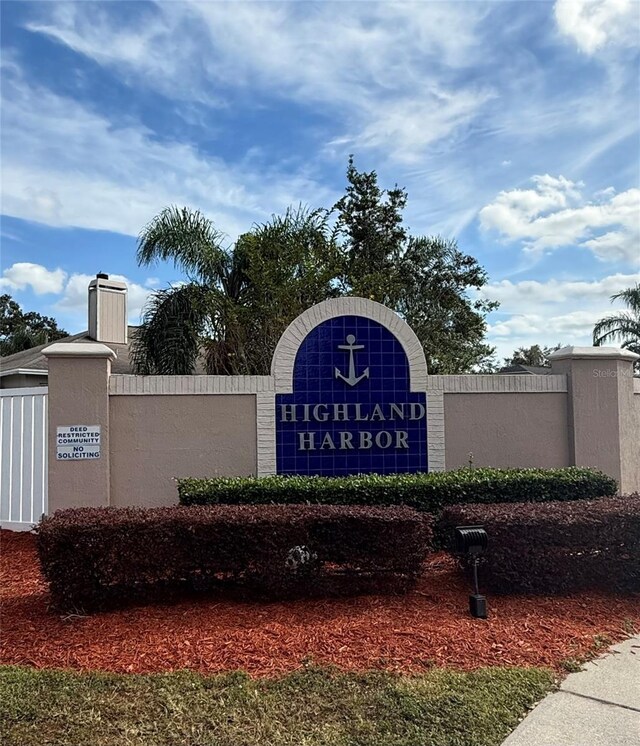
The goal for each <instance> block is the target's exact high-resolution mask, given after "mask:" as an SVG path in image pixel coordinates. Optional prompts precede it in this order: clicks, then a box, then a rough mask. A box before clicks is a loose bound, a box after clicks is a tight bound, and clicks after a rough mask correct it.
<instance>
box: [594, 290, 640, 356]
mask: <svg viewBox="0 0 640 746" xmlns="http://www.w3.org/2000/svg"><path fill="white" fill-rule="evenodd" d="M616 300H621V301H623V302H624V303H625V305H626V306H627V308H628V310H627V311H620V312H619V313H616V314H611V315H610V316H606V317H605V318H603V319H600V321H598V323H597V324H596V325H595V327H594V328H593V344H594V345H596V346H598V347H599V346H601V345H604V344H607V343H608V342H617V343H620V344H621V346H622V347H623V348H624V349H626V350H629V351H630V352H635V353H636V354H637V355H640V283H638V284H636V286H635V287H631V288H627V289H626V290H621V291H620V292H619V293H616V294H615V295H612V296H611V302H614V301H616ZM636 369H637V370H640V364H639V362H638V361H636Z"/></svg>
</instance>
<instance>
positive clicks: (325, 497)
mask: <svg viewBox="0 0 640 746" xmlns="http://www.w3.org/2000/svg"><path fill="white" fill-rule="evenodd" d="M177 483H178V495H179V498H180V503H181V504H183V505H215V504H230V505H264V504H268V503H284V504H287V503H310V504H321V505H408V506H409V507H412V508H415V509H416V510H420V511H424V512H428V513H439V512H440V511H441V510H442V509H443V508H444V507H446V506H448V505H454V504H459V503H519V502H546V501H549V500H554V501H556V500H580V499H585V498H592V497H601V496H604V495H613V494H615V493H616V492H617V489H618V485H617V483H616V481H615V479H612V478H611V477H608V476H607V475H606V474H603V473H602V472H599V471H595V470H593V469H583V468H578V467H569V468H567V469H489V468H479V469H468V468H467V469H459V470H456V471H445V472H430V473H428V474H391V475H384V476H383V475H380V474H365V475H355V476H349V477H307V476H273V477H230V478H229V477H226V478H225V477H222V478H215V479H178V480H177Z"/></svg>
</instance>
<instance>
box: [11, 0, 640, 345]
mask: <svg viewBox="0 0 640 746" xmlns="http://www.w3.org/2000/svg"><path fill="white" fill-rule="evenodd" d="M1 12H2V65H1V68H2V178H1V187H2V213H3V216H2V227H1V228H2V230H1V233H2V257H1V270H2V272H1V274H0V291H2V292H9V293H11V294H12V295H13V296H14V297H15V298H16V299H17V300H18V301H19V302H20V303H21V304H22V305H23V306H24V307H25V308H27V309H29V310H38V311H41V312H43V313H46V314H50V315H53V316H55V317H56V318H57V319H58V320H59V321H60V323H61V324H62V325H64V326H65V328H67V329H68V330H69V331H72V332H73V331H79V330H82V329H84V328H86V286H87V284H88V281H89V279H90V277H91V276H93V275H95V273H96V272H98V271H103V272H109V273H111V274H113V275H121V276H123V277H125V278H126V279H127V282H128V283H129V285H130V307H131V322H132V323H137V322H138V321H139V318H140V309H141V307H142V305H143V303H144V300H145V298H146V297H147V295H148V293H149V292H150V291H151V289H153V288H155V287H162V286H164V285H166V284H167V283H168V282H173V281H177V280H179V279H180V276H179V275H178V274H177V273H176V271H175V270H174V269H173V268H172V267H171V266H170V265H158V266H157V267H153V268H152V269H140V268H138V267H137V266H136V263H135V247H136V235H137V234H138V232H139V230H140V229H141V228H142V226H143V225H144V224H145V223H146V222H147V221H149V220H150V219H151V218H152V217H153V216H154V215H155V214H157V213H158V212H159V211H160V210H161V209H162V208H163V207H164V206H166V205H168V204H174V203H177V204H181V205H182V204H186V205H189V206H190V207H193V208H198V209H200V210H202V211H203V212H204V213H205V214H207V215H208V216H209V217H211V218H212V220H213V221H214V222H215V223H216V225H217V226H218V227H219V228H220V229H222V230H223V231H225V232H226V233H227V234H228V236H229V242H230V243H231V242H232V241H233V239H234V238H235V237H236V236H237V235H238V234H239V233H241V232H243V231H246V230H247V229H249V228H250V226H251V225H252V223H254V222H263V221H265V220H267V219H268V218H269V216H270V215H271V214H273V213H279V212H282V211H283V210H284V209H285V208H286V207H287V205H290V204H298V203H300V202H302V203H306V204H308V205H310V206H312V207H329V206H331V204H333V202H334V201H335V200H336V199H337V198H338V197H339V196H340V195H341V194H342V192H343V190H344V186H345V170H346V164H347V158H348V155H349V153H353V154H354V155H355V157H356V165H357V167H358V168H359V169H361V170H370V169H375V170H376V171H377V172H378V174H379V178H380V182H381V184H382V185H383V186H387V187H391V186H393V185H394V184H395V183H398V184H399V185H400V186H403V187H406V189H407V190H408V193H409V203H408V207H407V210H406V213H405V214H406V222H407V224H408V226H409V227H410V229H411V231H412V232H413V233H415V234H427V235H430V234H436V233H439V234H442V235H445V236H448V237H455V238H456V239H457V240H458V243H459V245H460V247H461V248H462V249H463V250H464V251H466V252H468V253H470V254H472V255H473V256H475V257H476V258H477V259H478V260H479V261H480V263H481V264H482V265H483V266H484V267H485V268H486V269H487V271H488V273H489V278H490V283H489V285H488V287H487V288H486V289H485V290H484V293H483V294H484V295H485V296H486V297H490V298H493V299H496V300H499V301H501V304H502V305H501V307H500V309H499V311H497V312H495V313H493V314H491V316H490V318H489V324H490V328H489V339H490V340H491V342H492V343H493V344H494V345H496V346H497V348H498V354H499V355H500V356H502V355H506V354H507V353H509V352H510V351H511V350H513V349H514V348H516V347H519V346H522V345H530V344H534V343H540V344H546V345H553V344H556V343H558V342H561V343H563V344H589V343H590V332H591V329H592V326H593V323H594V322H595V320H597V319H598V318H600V317H601V316H602V315H603V314H606V313H608V312H610V311H611V310H613V309H615V307H613V306H611V304H610V303H609V296H610V295H611V294H612V293H614V292H617V291H618V290H620V289H622V288H623V287H628V286H630V285H631V284H633V283H635V282H638V281H640V147H639V144H640V140H639V135H640V94H639V92H638V80H639V79H640V77H639V59H640V54H639V37H640V32H639V31H638V28H639V23H640V4H639V3H638V2H637V0H556V2H552V1H549V2H546V1H539V2H538V1H536V2H518V1H516V0H514V1H511V2H509V1H505V2H497V3H496V2H494V3H482V2H476V1H475V0H474V1H473V2H461V3H454V2H415V3H401V2H385V3H370V2H321V3H320V2H318V3H314V2H289V3H279V2H259V3H249V2H241V1H240V2H234V3H226V2H215V1H214V2H209V3H192V2H188V1H187V0H184V1H182V2H167V3H154V2H126V1H122V2H104V3H94V2H75V3H57V2H36V3H30V2H11V0H3V2H2V5H1Z"/></svg>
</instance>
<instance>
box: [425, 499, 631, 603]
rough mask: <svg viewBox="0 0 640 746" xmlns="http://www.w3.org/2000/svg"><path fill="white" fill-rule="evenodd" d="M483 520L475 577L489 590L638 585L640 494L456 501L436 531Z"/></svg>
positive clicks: (447, 533) (443, 533)
mask: <svg viewBox="0 0 640 746" xmlns="http://www.w3.org/2000/svg"><path fill="white" fill-rule="evenodd" d="M462 525H482V526H484V528H485V529H486V531H487V534H488V536H489V546H488V548H487V551H486V553H485V554H484V555H483V560H482V561H483V565H482V567H481V569H480V582H481V585H482V586H483V587H486V588H487V589H488V590H491V591H493V592H496V593H566V592H572V591H578V590H581V589H584V588H594V589H601V590H617V591H640V495H638V494H635V495H627V496H624V497H609V498H606V499H603V500H576V501H574V502H568V503H561V502H548V503H544V504H528V505H504V504H503V505H456V506H453V507H450V508H447V509H446V510H445V511H444V512H443V514H442V517H441V519H440V521H439V525H438V532H439V534H440V535H441V536H443V537H444V536H446V537H448V538H449V541H450V542H451V543H452V539H453V532H454V528H455V527H456V526H462Z"/></svg>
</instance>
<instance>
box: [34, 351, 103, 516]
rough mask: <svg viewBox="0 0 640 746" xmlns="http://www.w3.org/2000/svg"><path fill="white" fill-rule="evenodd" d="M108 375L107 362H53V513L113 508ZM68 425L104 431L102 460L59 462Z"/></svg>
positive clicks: (82, 359) (88, 360) (51, 430)
mask: <svg viewBox="0 0 640 746" xmlns="http://www.w3.org/2000/svg"><path fill="white" fill-rule="evenodd" d="M109 371H110V362H109V360H108V359H107V358H91V357H81V358H69V357H63V358H57V357H51V358H50V359H49V444H48V449H49V513H53V512H54V511H56V510H60V509H63V508H73V507H81V506H92V507H96V506H102V505H108V504H109V458H108V453H109V412H108V390H109ZM70 425H92V426H93V425H99V426H100V428H101V457H100V458H99V459H95V460H89V461H57V460H56V431H57V428H58V427H61V426H65V427H66V426H70Z"/></svg>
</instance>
